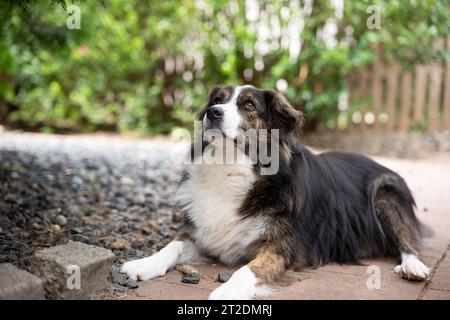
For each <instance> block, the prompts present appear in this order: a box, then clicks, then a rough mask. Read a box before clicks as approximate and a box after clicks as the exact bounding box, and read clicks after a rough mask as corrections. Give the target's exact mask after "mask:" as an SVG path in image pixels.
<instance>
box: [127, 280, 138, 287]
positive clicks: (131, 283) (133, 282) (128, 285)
mask: <svg viewBox="0 0 450 320" xmlns="http://www.w3.org/2000/svg"><path fill="white" fill-rule="evenodd" d="M126 286H127V287H128V288H130V289H136V288H138V287H139V286H138V285H137V283H136V281H134V280H131V279H128V280H127V282H126Z"/></svg>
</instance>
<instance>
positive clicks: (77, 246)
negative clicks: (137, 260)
mask: <svg viewBox="0 0 450 320" xmlns="http://www.w3.org/2000/svg"><path fill="white" fill-rule="evenodd" d="M113 261H114V255H113V253H112V252H111V250H108V249H105V248H101V247H96V246H93V245H88V244H84V243H81V242H69V243H67V244H64V245H59V246H55V247H51V248H47V249H43V250H40V251H37V252H36V253H35V254H34V257H33V259H32V263H31V267H32V270H33V273H35V274H37V275H39V276H40V277H41V278H42V279H43V280H44V286H45V290H46V296H47V298H48V299H89V297H90V296H91V295H92V294H94V293H97V292H99V291H101V290H103V289H105V288H106V287H107V286H108V275H109V274H110V273H111V269H112V263H113Z"/></svg>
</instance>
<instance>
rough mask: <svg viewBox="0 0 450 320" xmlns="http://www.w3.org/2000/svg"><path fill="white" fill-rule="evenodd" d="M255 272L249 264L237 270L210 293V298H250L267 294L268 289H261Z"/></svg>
mask: <svg viewBox="0 0 450 320" xmlns="http://www.w3.org/2000/svg"><path fill="white" fill-rule="evenodd" d="M256 283H257V281H256V277H255V274H254V273H253V272H252V270H251V269H250V268H249V267H248V266H244V267H242V268H240V269H239V270H237V271H236V272H235V273H233V275H232V276H231V278H230V279H229V280H228V281H227V282H225V283H224V284H223V285H221V286H220V287H218V288H217V289H216V290H214V291H213V292H211V294H210V295H209V299H210V300H250V299H253V298H255V297H256V296H259V295H264V294H267V293H268V291H267V290H259V288H260V287H259V286H257V285H256Z"/></svg>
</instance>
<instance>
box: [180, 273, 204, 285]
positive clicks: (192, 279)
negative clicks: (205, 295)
mask: <svg viewBox="0 0 450 320" xmlns="http://www.w3.org/2000/svg"><path fill="white" fill-rule="evenodd" d="M181 282H183V283H191V284H197V283H199V282H200V275H199V274H196V273H193V274H189V275H187V274H183V276H182V277H181Z"/></svg>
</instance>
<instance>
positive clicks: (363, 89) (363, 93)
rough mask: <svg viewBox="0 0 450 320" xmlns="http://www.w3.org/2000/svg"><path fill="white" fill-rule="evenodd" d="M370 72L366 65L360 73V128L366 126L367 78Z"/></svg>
mask: <svg viewBox="0 0 450 320" xmlns="http://www.w3.org/2000/svg"><path fill="white" fill-rule="evenodd" d="M368 75H369V72H368V70H367V67H364V68H363V69H362V70H361V72H360V74H359V99H360V103H361V106H360V112H361V117H362V120H361V123H360V124H359V125H360V128H364V127H365V126H366V124H365V122H364V115H365V114H366V103H367V79H368Z"/></svg>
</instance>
